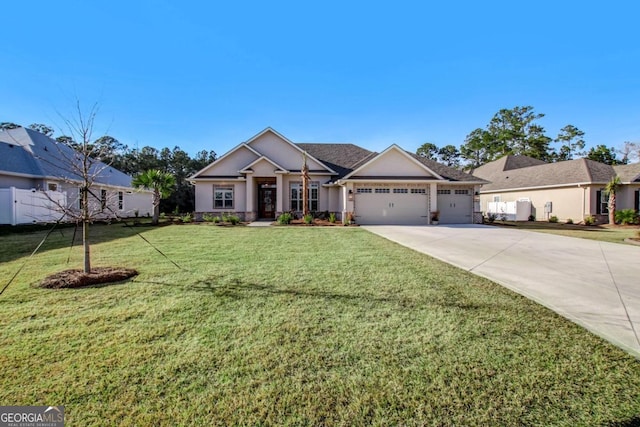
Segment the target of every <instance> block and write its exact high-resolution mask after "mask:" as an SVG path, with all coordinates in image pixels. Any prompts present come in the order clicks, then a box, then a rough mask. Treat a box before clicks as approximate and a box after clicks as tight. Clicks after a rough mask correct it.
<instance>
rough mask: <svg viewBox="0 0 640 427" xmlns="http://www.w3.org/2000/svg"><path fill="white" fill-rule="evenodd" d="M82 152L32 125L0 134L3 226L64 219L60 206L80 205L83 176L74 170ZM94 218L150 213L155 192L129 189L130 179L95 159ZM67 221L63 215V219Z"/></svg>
mask: <svg viewBox="0 0 640 427" xmlns="http://www.w3.org/2000/svg"><path fill="white" fill-rule="evenodd" d="M79 156H80V155H79V153H77V152H76V151H74V150H73V149H72V148H70V147H69V146H67V145H65V144H62V143H59V142H57V141H55V140H54V139H51V138H49V137H48V136H46V135H44V134H41V133H39V132H36V131H34V130H32V129H26V128H22V127H20V128H16V129H7V130H4V131H1V132H0V224H12V225H16V224H23V223H33V222H51V221H57V220H60V219H61V213H60V212H61V209H60V207H59V205H62V206H66V207H69V208H71V209H78V210H79V208H80V198H79V197H78V196H79V194H80V192H79V187H80V185H81V183H82V178H81V176H80V175H79V174H78V173H77V172H76V171H74V167H73V166H72V165H73V164H74V163H73V162H78V161H79V159H80V157H79ZM90 175H91V176H92V177H93V179H94V183H93V186H92V190H91V191H92V195H93V199H92V198H91V197H90V199H91V200H90V203H91V205H90V206H92V211H95V217H97V218H99V217H100V216H104V217H113V214H112V213H113V212H115V213H117V215H118V216H124V217H126V216H134V215H136V214H137V215H140V216H143V215H148V214H151V213H153V206H152V195H151V192H149V191H138V190H135V189H133V188H132V187H131V177H130V176H129V175H126V174H124V173H122V172H120V171H118V170H117V169H114V168H112V167H110V166H108V165H106V164H104V163H102V162H99V161H97V160H92V162H91V166H90ZM63 219H64V218H63Z"/></svg>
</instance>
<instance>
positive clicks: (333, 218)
mask: <svg viewBox="0 0 640 427" xmlns="http://www.w3.org/2000/svg"><path fill="white" fill-rule="evenodd" d="M329 222H330V223H331V224H335V223H336V213H335V212H331V213H330V214H329Z"/></svg>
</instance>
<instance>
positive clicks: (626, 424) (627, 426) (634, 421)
mask: <svg viewBox="0 0 640 427" xmlns="http://www.w3.org/2000/svg"><path fill="white" fill-rule="evenodd" d="M606 425H607V427H638V426H640V415H636V416H635V417H633V418H630V419H628V420H625V421H614V422H611V423H609V424H606Z"/></svg>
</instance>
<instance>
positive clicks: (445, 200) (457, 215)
mask: <svg viewBox="0 0 640 427" xmlns="http://www.w3.org/2000/svg"><path fill="white" fill-rule="evenodd" d="M472 207H473V193H472V192H471V190H469V189H467V188H465V189H449V188H447V189H438V210H439V211H440V224H471V222H472V219H473V212H472Z"/></svg>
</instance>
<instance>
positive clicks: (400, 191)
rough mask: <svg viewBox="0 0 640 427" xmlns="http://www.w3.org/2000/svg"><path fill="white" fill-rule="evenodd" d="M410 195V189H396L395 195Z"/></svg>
mask: <svg viewBox="0 0 640 427" xmlns="http://www.w3.org/2000/svg"><path fill="white" fill-rule="evenodd" d="M407 193H409V189H407V188H394V189H393V194H407Z"/></svg>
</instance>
